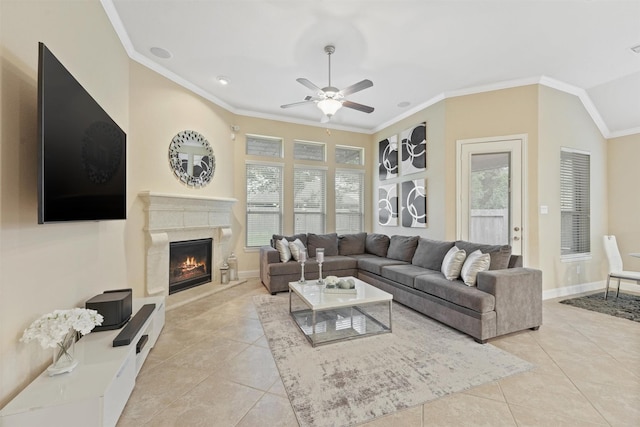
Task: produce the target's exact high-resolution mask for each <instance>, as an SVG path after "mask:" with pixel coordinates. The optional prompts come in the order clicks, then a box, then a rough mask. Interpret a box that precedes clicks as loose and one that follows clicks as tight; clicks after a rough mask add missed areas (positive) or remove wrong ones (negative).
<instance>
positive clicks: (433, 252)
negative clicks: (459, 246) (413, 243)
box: [411, 237, 453, 271]
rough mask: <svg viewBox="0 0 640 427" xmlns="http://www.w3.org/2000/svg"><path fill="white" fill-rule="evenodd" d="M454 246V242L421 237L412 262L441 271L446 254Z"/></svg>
mask: <svg viewBox="0 0 640 427" xmlns="http://www.w3.org/2000/svg"><path fill="white" fill-rule="evenodd" d="M452 247H453V242H443V241H439V240H430V239H425V238H424V237H421V238H420V240H418V247H417V248H416V252H415V254H414V255H413V258H412V260H411V264H414V265H417V266H419V267H423V268H428V269H429V270H436V271H440V269H441V268H442V261H443V260H444V256H445V255H446V254H447V251H448V250H449V249H451V248H452Z"/></svg>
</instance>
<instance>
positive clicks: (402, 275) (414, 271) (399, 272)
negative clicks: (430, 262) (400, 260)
mask: <svg viewBox="0 0 640 427" xmlns="http://www.w3.org/2000/svg"><path fill="white" fill-rule="evenodd" d="M424 274H438V272H437V271H433V270H427V269H424V268H422V267H418V266H417V265H413V264H399V265H387V266H384V267H382V274H381V275H382V277H385V278H387V279H389V280H393V281H394V282H398V283H402V284H403V285H405V286H409V287H410V288H413V281H414V279H415V278H416V277H418V276H422V275H424Z"/></svg>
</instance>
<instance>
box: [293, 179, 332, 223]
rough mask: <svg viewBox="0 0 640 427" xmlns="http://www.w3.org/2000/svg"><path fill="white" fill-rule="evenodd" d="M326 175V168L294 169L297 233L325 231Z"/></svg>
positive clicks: (294, 213) (294, 202)
mask: <svg viewBox="0 0 640 427" xmlns="http://www.w3.org/2000/svg"><path fill="white" fill-rule="evenodd" d="M326 175H327V173H326V171H325V170H324V169H313V168H302V167H296V168H295V169H294V171H293V204H294V208H293V217H294V218H293V219H294V232H295V233H296V234H298V233H316V234H323V233H324V232H325V209H326V185H325V183H326V180H327V177H326Z"/></svg>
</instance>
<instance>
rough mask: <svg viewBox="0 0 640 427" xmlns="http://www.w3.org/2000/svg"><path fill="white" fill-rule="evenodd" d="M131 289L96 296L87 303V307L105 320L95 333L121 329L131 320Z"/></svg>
mask: <svg viewBox="0 0 640 427" xmlns="http://www.w3.org/2000/svg"><path fill="white" fill-rule="evenodd" d="M131 296H132V290H131V289H116V290H113V291H105V292H104V293H102V294H100V295H96V296H95V297H93V298H91V299H90V300H88V301H87V302H86V303H85V307H86V308H89V309H92V310H96V311H97V312H98V313H100V314H101V315H102V316H103V317H104V320H103V321H102V325H100V326H96V327H95V328H94V329H93V330H94V331H108V330H112V329H120V328H121V327H123V326H124V325H125V324H126V323H127V322H128V321H129V318H131V299H132V297H131Z"/></svg>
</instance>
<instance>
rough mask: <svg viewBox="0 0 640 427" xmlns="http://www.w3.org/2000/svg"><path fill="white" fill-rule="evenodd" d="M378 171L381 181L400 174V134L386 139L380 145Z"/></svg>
mask: <svg viewBox="0 0 640 427" xmlns="http://www.w3.org/2000/svg"><path fill="white" fill-rule="evenodd" d="M378 148H379V152H378V171H379V174H380V175H379V176H380V181H384V180H386V179H391V178H395V177H397V176H398V136H397V135H394V136H392V137H390V138H387V139H384V140H382V141H380V142H379V145H378Z"/></svg>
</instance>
